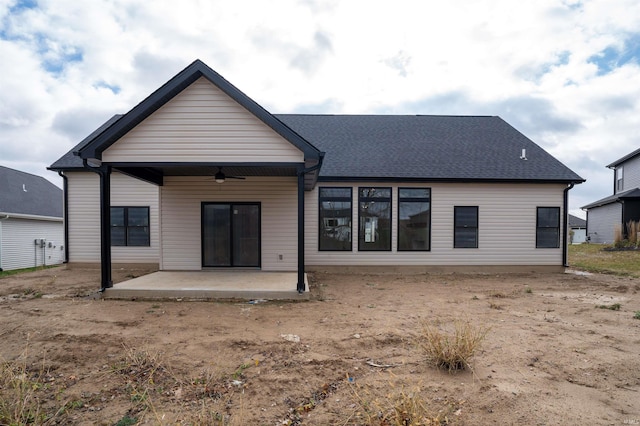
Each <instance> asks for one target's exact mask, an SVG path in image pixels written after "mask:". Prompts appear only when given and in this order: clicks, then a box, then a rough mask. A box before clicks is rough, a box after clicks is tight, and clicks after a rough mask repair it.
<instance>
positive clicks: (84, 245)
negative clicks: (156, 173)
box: [67, 172, 160, 263]
mask: <svg viewBox="0 0 640 426" xmlns="http://www.w3.org/2000/svg"><path fill="white" fill-rule="evenodd" d="M67 176H68V202H69V219H68V220H69V261H70V262H99V261H100V179H99V177H98V175H97V174H96V173H92V172H69V173H67ZM111 205H112V206H148V207H149V221H150V228H151V229H150V232H151V239H150V246H149V247H112V248H111V257H112V261H113V262H114V263H116V262H117V263H158V262H159V259H158V257H159V254H158V247H159V245H160V244H159V241H158V235H159V232H158V229H159V217H158V187H157V186H155V185H151V184H148V183H145V182H142V181H140V180H138V179H134V178H131V177H129V176H125V175H123V174H120V173H112V174H111Z"/></svg>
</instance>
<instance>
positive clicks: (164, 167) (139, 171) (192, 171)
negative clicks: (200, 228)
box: [111, 163, 317, 190]
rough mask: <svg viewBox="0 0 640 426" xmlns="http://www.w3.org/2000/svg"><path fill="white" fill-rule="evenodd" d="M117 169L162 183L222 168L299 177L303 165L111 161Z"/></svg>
mask: <svg viewBox="0 0 640 426" xmlns="http://www.w3.org/2000/svg"><path fill="white" fill-rule="evenodd" d="M111 166H112V167H113V169H114V170H116V171H119V172H121V173H124V174H126V175H129V176H132V177H135V178H137V179H140V180H143V181H146V182H149V183H153V184H155V185H159V186H162V185H163V183H164V176H211V177H213V176H214V175H215V174H216V173H217V172H218V170H219V169H220V168H221V169H222V171H223V172H224V174H225V175H226V176H237V177H256V176H297V172H298V168H299V167H300V165H299V164H294V163H283V164H254V165H251V164H228V163H227V164H225V163H221V164H211V163H206V164H185V163H173V164H111ZM316 180H317V171H316V172H312V173H309V174H307V175H305V190H311V189H313V186H314V185H315V182H316Z"/></svg>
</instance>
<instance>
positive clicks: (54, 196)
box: [0, 166, 63, 217]
mask: <svg viewBox="0 0 640 426" xmlns="http://www.w3.org/2000/svg"><path fill="white" fill-rule="evenodd" d="M62 202H63V200H62V190H61V189H60V188H58V187H57V186H55V185H54V184H52V183H51V182H49V181H48V180H46V179H45V178H43V177H41V176H36V175H32V174H29V173H25V172H21V171H18V170H14V169H10V168H8V167H3V166H0V212H2V213H13V214H25V215H34V216H50V217H62Z"/></svg>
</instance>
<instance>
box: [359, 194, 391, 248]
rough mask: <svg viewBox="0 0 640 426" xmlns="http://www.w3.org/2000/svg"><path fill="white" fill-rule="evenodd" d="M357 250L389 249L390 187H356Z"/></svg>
mask: <svg viewBox="0 0 640 426" xmlns="http://www.w3.org/2000/svg"><path fill="white" fill-rule="evenodd" d="M358 202H359V209H358V218H359V222H360V226H359V228H358V250H362V251H366V250H391V188H358Z"/></svg>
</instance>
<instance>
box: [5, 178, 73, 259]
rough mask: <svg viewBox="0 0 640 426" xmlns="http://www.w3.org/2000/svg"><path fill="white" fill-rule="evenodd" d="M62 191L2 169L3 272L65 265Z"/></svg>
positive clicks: (37, 179) (45, 182)
mask: <svg viewBox="0 0 640 426" xmlns="http://www.w3.org/2000/svg"><path fill="white" fill-rule="evenodd" d="M62 197H63V194H62V190H61V189H60V188H58V187H57V186H55V185H54V184H52V183H51V182H49V181H48V180H46V179H45V178H43V177H40V176H35V175H32V174H29V173H25V172H21V171H18V170H13V169H10V168H8V167H3V166H0V271H9V270H13V269H22V268H29V267H35V266H43V265H54V264H59V263H62V262H63V261H64V260H65V257H64V254H65V252H64V245H65V240H64V227H63V220H62V206H63V202H62Z"/></svg>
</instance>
